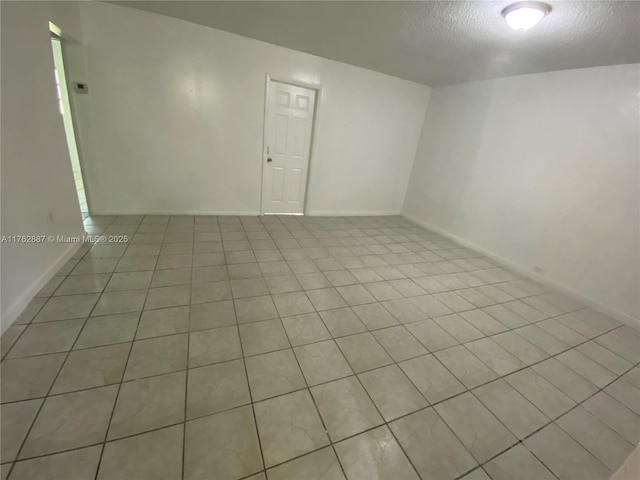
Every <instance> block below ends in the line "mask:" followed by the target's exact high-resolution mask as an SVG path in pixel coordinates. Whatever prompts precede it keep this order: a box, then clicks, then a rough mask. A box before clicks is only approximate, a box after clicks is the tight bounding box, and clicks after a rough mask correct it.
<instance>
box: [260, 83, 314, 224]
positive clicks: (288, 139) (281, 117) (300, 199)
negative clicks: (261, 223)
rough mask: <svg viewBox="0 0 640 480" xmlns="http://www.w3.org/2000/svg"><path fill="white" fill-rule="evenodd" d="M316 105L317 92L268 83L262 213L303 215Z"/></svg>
mask: <svg viewBox="0 0 640 480" xmlns="http://www.w3.org/2000/svg"><path fill="white" fill-rule="evenodd" d="M315 104H316V91H315V90H311V89H308V88H302V87H296V86H294V85H288V84H286V83H281V82H276V81H273V80H271V81H270V82H269V98H268V101H267V115H266V123H265V131H264V135H265V142H264V148H265V151H264V152H263V153H264V162H265V163H264V169H263V173H262V211H263V213H288V214H301V213H304V199H305V192H306V189H307V174H308V171H309V154H310V150H311V131H312V129H313V118H314V109H315Z"/></svg>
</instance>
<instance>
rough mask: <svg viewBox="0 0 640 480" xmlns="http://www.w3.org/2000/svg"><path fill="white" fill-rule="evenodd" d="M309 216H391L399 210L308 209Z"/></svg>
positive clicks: (397, 213)
mask: <svg viewBox="0 0 640 480" xmlns="http://www.w3.org/2000/svg"><path fill="white" fill-rule="evenodd" d="M307 215H309V216H310V217H391V216H396V215H400V212H362V211H358V212H336V211H331V210H326V211H325V210H309V211H308V212H307Z"/></svg>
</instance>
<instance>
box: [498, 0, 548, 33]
mask: <svg viewBox="0 0 640 480" xmlns="http://www.w3.org/2000/svg"><path fill="white" fill-rule="evenodd" d="M550 11H551V5H548V4H546V3H542V2H518V3H514V4H512V5H509V6H508V7H507V8H505V9H504V10H502V16H503V17H504V18H505V20H506V21H507V25H509V26H510V27H511V28H513V29H514V30H520V31H523V30H529V29H530V28H531V27H533V26H535V25H536V24H537V23H538V22H539V21H540V20H542V19H543V18H544V16H545V15H547V14H548V13H549V12H550Z"/></svg>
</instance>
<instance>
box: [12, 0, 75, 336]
mask: <svg viewBox="0 0 640 480" xmlns="http://www.w3.org/2000/svg"><path fill="white" fill-rule="evenodd" d="M0 8H1V17H2V29H1V31H2V77H1V81H2V88H1V101H2V119H1V121H2V147H1V155H2V167H1V172H0V176H1V177H2V227H1V231H2V235H57V234H66V235H77V234H79V233H80V232H82V231H83V228H82V220H81V217H80V208H79V206H78V198H77V196H76V192H75V186H74V183H73V175H72V172H71V163H70V160H69V152H68V150H67V146H66V143H65V134H64V127H63V121H62V117H61V116H60V114H59V113H58V104H57V99H56V90H55V82H54V76H53V53H52V50H51V39H50V33H49V21H53V22H54V23H55V24H57V25H58V26H59V27H61V28H62V30H63V35H64V34H69V35H71V36H76V37H77V36H78V35H79V33H80V27H79V21H78V17H77V11H76V9H75V5H69V4H66V3H62V2H1V7H0ZM75 247H77V245H76V246H75ZM73 248H74V247H73V246H70V245H65V244H55V243H47V244H44V245H25V244H7V243H5V244H2V247H1V253H2V265H1V269H2V281H1V285H2V322H1V324H2V331H4V330H5V329H6V328H7V327H8V326H9V325H10V324H11V323H12V322H13V321H14V320H15V318H16V316H17V315H18V314H19V313H20V312H21V311H22V309H23V308H24V307H25V305H26V304H27V303H28V302H29V300H31V297H32V296H33V295H35V293H37V291H38V290H39V288H40V287H41V286H42V285H43V284H44V283H45V282H46V281H47V280H49V278H50V277H51V276H52V275H53V274H54V273H55V271H56V270H57V269H58V267H59V266H60V265H61V263H62V262H64V261H65V260H66V258H67V257H68V256H69V255H70V254H71V253H72V250H73Z"/></svg>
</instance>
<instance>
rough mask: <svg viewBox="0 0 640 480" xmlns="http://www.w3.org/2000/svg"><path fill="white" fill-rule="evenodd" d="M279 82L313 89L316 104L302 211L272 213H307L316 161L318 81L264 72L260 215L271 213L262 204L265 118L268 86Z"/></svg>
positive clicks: (318, 116) (265, 139) (265, 142)
mask: <svg viewBox="0 0 640 480" xmlns="http://www.w3.org/2000/svg"><path fill="white" fill-rule="evenodd" d="M272 81H274V82H280V83H286V84H289V85H293V86H295V87H302V88H308V89H310V90H315V92H316V104H315V110H314V113H313V123H312V127H311V146H310V148H309V167H308V169H307V179H306V188H305V193H304V207H303V213H302V214H299V213H292V214H287V213H278V214H273V215H306V214H307V210H308V206H307V201H308V200H309V190H310V188H311V176H312V175H313V173H314V171H315V167H316V161H315V159H316V158H317V155H316V145H317V141H316V140H317V138H318V130H319V128H318V126H319V123H320V122H319V119H320V105H321V100H322V85H321V84H320V83H312V82H305V81H301V80H296V79H292V78H287V77H282V76H273V75H270V74H268V73H267V74H266V76H265V89H264V112H263V114H264V115H263V121H262V152H261V154H260V165H261V167H260V173H261V177H260V215H272V214H265V205H264V198H263V190H264V174H265V171H264V170H265V163H266V160H265V158H266V150H267V135H266V133H267V119H268V117H269V86H270V84H271V82H272Z"/></svg>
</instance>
